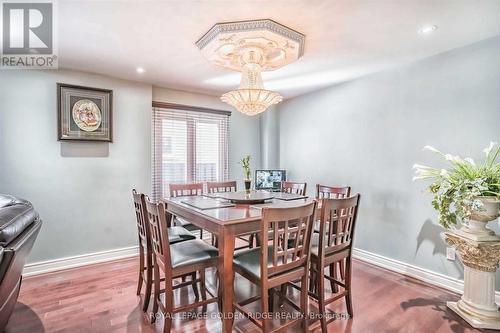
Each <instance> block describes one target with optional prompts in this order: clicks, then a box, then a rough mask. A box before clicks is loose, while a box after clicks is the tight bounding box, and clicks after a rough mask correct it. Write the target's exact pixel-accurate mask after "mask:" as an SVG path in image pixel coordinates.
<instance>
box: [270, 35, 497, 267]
mask: <svg viewBox="0 0 500 333" xmlns="http://www.w3.org/2000/svg"><path fill="white" fill-rule="evenodd" d="M279 114H280V152H281V155H280V164H281V165H280V166H281V167H282V168H285V169H287V170H288V171H289V174H288V175H289V178H290V179H293V180H303V181H307V182H308V183H309V184H311V185H314V184H316V183H324V184H329V185H345V184H349V185H351V186H352V187H353V189H354V191H355V192H360V193H362V200H361V206H360V215H359V224H358V228H357V233H356V237H355V238H356V239H355V246H356V247H358V248H361V249H365V250H368V251H371V252H374V253H377V254H380V255H384V256H387V257H390V258H394V259H397V260H401V261H403V262H406V263H410V264H414V265H417V266H420V267H424V268H427V269H430V270H433V271H436V272H440V273H444V274H447V275H450V276H452V277H462V273H461V267H460V264H459V263H458V262H450V261H447V260H446V258H445V255H444V253H445V246H444V243H443V241H442V240H441V238H440V235H439V233H440V232H441V231H442V229H441V228H440V227H439V226H438V224H437V214H436V212H435V211H434V210H433V209H432V207H431V204H430V201H431V196H430V195H429V194H428V193H425V192H424V188H425V183H424V182H417V183H414V182H412V176H413V170H412V165H413V164H414V163H421V164H430V165H441V161H440V159H439V158H438V157H437V156H434V155H432V154H431V153H429V152H423V151H422V147H423V146H425V145H427V144H429V145H433V146H435V147H438V148H440V149H441V150H443V151H445V152H450V153H453V154H459V155H464V156H472V157H473V158H476V159H478V158H481V157H482V156H481V155H482V149H483V148H484V147H486V146H487V145H488V143H489V142H490V141H492V140H493V141H500V135H499V126H500V37H497V38H493V39H489V40H485V41H483V42H480V43H477V44H474V45H470V46H467V47H464V48H461V49H457V50H454V51H451V52H447V53H444V54H440V55H437V56H434V57H431V58H427V59H425V60H422V61H419V62H416V63H413V64H410V65H407V66H404V67H401V68H398V69H395V70H391V71H386V72H381V73H378V74H374V75H371V76H367V77H364V78H360V79H357V80H354V81H351V82H347V83H344V84H340V85H337V86H334V87H331V88H328V89H325V90H322V91H318V92H315V93H311V94H308V95H304V96H301V97H298V98H294V99H291V100H289V101H287V102H285V103H283V104H282V105H280V106H279ZM309 188H310V190H309V193H310V194H311V193H312V191H313V186H311V187H309Z"/></svg>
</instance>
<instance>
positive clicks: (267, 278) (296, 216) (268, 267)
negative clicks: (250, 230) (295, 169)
mask: <svg viewBox="0 0 500 333" xmlns="http://www.w3.org/2000/svg"><path fill="white" fill-rule="evenodd" d="M315 210H316V201H313V202H312V203H309V204H306V205H302V206H299V207H292V208H263V209H262V229H261V231H260V232H261V236H262V239H266V238H267V235H268V233H269V231H271V232H272V234H273V237H272V240H271V241H270V242H269V243H270V244H263V245H262V246H261V247H258V248H253V249H249V250H246V251H241V252H239V253H237V254H236V255H235V256H234V259H233V267H234V270H235V272H237V273H238V274H240V275H241V276H243V277H244V278H246V279H248V280H249V281H250V282H252V283H254V284H255V285H257V286H258V287H260V289H261V293H260V296H254V297H251V298H249V299H246V300H243V301H240V302H235V303H234V307H235V309H236V310H237V311H239V312H241V313H242V314H243V315H244V316H245V317H247V318H248V319H249V320H250V321H252V322H253V323H254V324H255V325H257V326H258V327H259V328H260V329H261V330H262V331H263V332H264V333H268V332H276V331H286V330H288V328H289V327H291V326H292V325H295V324H297V323H299V322H302V331H303V332H307V326H308V325H307V319H308V315H309V313H308V312H309V310H308V287H307V284H308V281H309V278H308V269H309V268H308V267H309V253H310V247H311V234H312V228H313V223H314V214H315ZM292 221H293V222H294V224H293V225H292V224H291V223H290V222H292ZM289 239H294V241H293V242H289ZM299 279H300V280H301V281H302V287H303V288H302V289H303V290H302V291H301V295H300V305H299V306H297V305H296V304H295V303H294V302H292V301H291V300H289V299H288V298H287V297H286V295H285V294H286V293H283V292H282V291H277V290H275V288H277V287H280V286H282V285H284V284H286V283H287V282H288V281H293V280H299ZM274 293H277V294H278V295H279V296H280V300H281V301H284V302H286V303H288V304H289V305H290V306H291V307H293V308H294V309H295V310H297V311H299V312H300V313H301V316H300V317H298V318H295V319H293V320H291V321H289V322H288V323H285V324H284V325H282V326H281V327H279V328H276V329H273V330H271V321H272V320H271V316H270V315H269V314H270V313H269V312H270V304H269V303H270V302H269V299H270V296H272V294H274ZM259 299H260V304H261V312H262V316H261V318H262V319H261V320H258V319H257V318H255V316H253V315H252V313H251V312H250V311H248V310H247V309H246V308H245V305H248V304H250V303H253V302H255V301H257V300H259ZM271 299H272V297H271Z"/></svg>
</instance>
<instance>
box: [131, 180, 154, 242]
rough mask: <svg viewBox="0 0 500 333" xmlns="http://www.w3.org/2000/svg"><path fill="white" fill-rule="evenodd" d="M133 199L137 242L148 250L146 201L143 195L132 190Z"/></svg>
mask: <svg viewBox="0 0 500 333" xmlns="http://www.w3.org/2000/svg"><path fill="white" fill-rule="evenodd" d="M132 196H133V197H134V208H135V219H136V223H137V233H138V235H139V242H141V244H142V245H143V246H144V247H145V248H146V249H148V250H149V249H150V246H151V235H150V233H149V225H148V220H147V219H146V215H147V211H146V201H145V199H144V198H145V196H144V194H143V193H137V191H136V190H135V189H133V190H132Z"/></svg>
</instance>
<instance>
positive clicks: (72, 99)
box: [57, 82, 113, 142]
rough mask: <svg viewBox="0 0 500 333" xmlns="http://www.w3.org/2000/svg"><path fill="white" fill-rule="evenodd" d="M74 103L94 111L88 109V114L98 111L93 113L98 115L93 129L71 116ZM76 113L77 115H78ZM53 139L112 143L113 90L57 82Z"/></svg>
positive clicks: (73, 114)
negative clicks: (55, 131)
mask: <svg viewBox="0 0 500 333" xmlns="http://www.w3.org/2000/svg"><path fill="white" fill-rule="evenodd" d="M77 103H80V104H79V105H82V104H85V103H86V105H91V106H92V110H94V111H93V112H90V115H91V116H92V117H94V116H95V115H96V111H98V112H97V115H99V116H100V117H98V118H99V121H98V122H97V121H96V122H95V125H94V127H95V129H93V127H92V126H89V125H88V124H87V123H84V122H81V121H80V122H79V123H80V124H77V122H76V121H78V120H79V118H78V117H77V118H75V110H74V109H75V105H77ZM76 112H77V113H76V114H77V115H79V114H80V113H79V112H78V111H76ZM75 119H76V121H75ZM93 120H94V121H95V118H94V119H93ZM83 128H88V129H87V130H84V129H83ZM57 140H58V141H94V142H96V141H97V142H113V90H110V89H102V88H93V87H84V86H79V85H74V84H66V83H60V82H58V83H57Z"/></svg>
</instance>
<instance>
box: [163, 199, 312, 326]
mask: <svg viewBox="0 0 500 333" xmlns="http://www.w3.org/2000/svg"><path fill="white" fill-rule="evenodd" d="M196 197H197V198H196ZM276 197H277V198H273V199H270V200H266V201H265V202H264V203H262V204H227V203H228V201H227V200H223V199H215V198H210V197H207V196H195V197H194V198H193V197H189V198H188V197H175V198H173V197H172V198H165V199H163V202H164V203H165V205H166V213H167V214H168V215H169V216H167V221H172V219H171V218H172V217H174V216H175V217H179V218H183V219H185V220H187V221H189V222H190V223H192V224H193V225H195V226H197V227H199V228H201V229H203V230H207V231H209V232H210V233H212V234H214V235H216V236H217V246H218V249H219V259H218V270H219V273H220V275H219V276H220V281H219V288H218V297H219V299H220V300H221V301H222V302H221V303H222V309H221V319H222V332H224V333H230V332H232V327H233V321H234V313H233V301H234V286H233V283H234V270H233V256H234V251H235V238H236V237H237V236H241V235H248V234H252V233H258V232H259V231H260V230H261V216H262V209H263V207H296V206H301V205H304V204H307V203H309V202H311V201H312V199H309V198H307V197H306V198H296V199H293V200H291V199H290V197H288V199H287V198H285V199H284V196H283V195H277V196H276ZM278 197H280V198H279V199H278ZM209 200H216V201H217V202H218V204H215V201H214V204H212V206H211V205H210V204H209V202H208V201H209ZM203 203H205V204H203Z"/></svg>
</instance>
